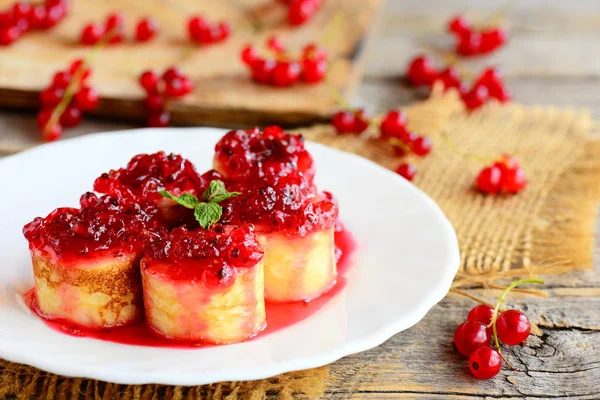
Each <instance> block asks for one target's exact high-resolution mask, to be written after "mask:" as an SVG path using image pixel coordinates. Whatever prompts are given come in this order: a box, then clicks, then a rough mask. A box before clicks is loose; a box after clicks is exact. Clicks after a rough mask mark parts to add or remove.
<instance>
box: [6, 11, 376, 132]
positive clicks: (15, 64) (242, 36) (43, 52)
mask: <svg viewBox="0 0 600 400" xmlns="http://www.w3.org/2000/svg"><path fill="white" fill-rule="evenodd" d="M12 2H13V0H0V8H5V7H7V6H9V5H10V4H11V3H12ZM380 2H381V0H323V5H322V6H321V8H320V9H319V10H318V11H317V12H316V14H315V15H314V16H313V18H312V19H311V20H310V21H309V22H308V23H306V24H305V25H302V26H300V27H291V26H289V25H287V24H286V22H285V18H286V8H285V6H284V5H282V4H281V3H280V2H279V1H277V0H201V1H197V0H72V1H71V3H72V4H71V12H70V13H69V15H68V16H67V17H66V18H65V19H64V20H63V21H62V22H61V23H60V24H59V25H58V26H57V27H56V28H54V29H53V30H51V31H48V32H32V33H28V34H26V35H25V36H23V37H22V38H21V39H20V40H18V41H17V42H16V43H14V44H13V45H12V46H9V47H0V107H5V108H26V109H37V108H38V107H39V104H38V94H39V91H41V90H42V89H44V88H45V87H46V86H48V83H49V82H50V79H51V77H52V75H53V74H54V73H55V72H56V71H58V70H61V69H65V68H66V67H67V66H68V65H69V63H70V62H71V61H72V60H74V59H76V58H81V57H85V56H86V55H87V54H88V53H89V52H90V49H91V48H90V47H87V46H82V45H80V44H79V35H80V32H81V29H82V27H83V26H84V25H85V24H86V23H89V22H101V21H103V20H104V18H105V16H106V15H107V14H108V13H110V12H113V11H120V12H122V13H124V14H125V15H126V17H127V33H128V34H129V35H132V34H133V31H134V29H135V24H136V22H137V20H139V19H140V18H142V17H144V16H152V17H154V18H156V19H157V20H158V21H159V22H160V24H161V32H160V34H159V35H158V37H157V38H156V39H155V40H154V41H152V42H150V43H145V44H140V43H134V42H131V41H130V42H128V43H125V44H119V45H113V46H108V47H105V48H102V49H101V50H100V51H99V53H98V55H97V56H96V57H95V58H94V60H93V62H92V65H93V75H92V79H91V84H92V85H93V86H94V88H96V89H97V90H98V92H99V93H100V95H101V97H102V101H101V104H100V106H99V107H98V109H97V110H96V111H94V113H95V114H97V115H103V116H107V117H111V118H124V119H132V120H144V119H145V115H146V111H145V109H144V107H143V104H142V101H141V100H142V99H143V95H144V93H143V91H142V90H141V88H140V87H139V85H138V83H137V78H138V76H139V75H140V73H141V72H142V71H144V70H146V69H148V68H154V69H156V70H164V69H165V68H167V67H169V66H172V65H177V66H179V67H180V68H181V69H182V70H183V71H184V72H185V73H186V74H188V75H189V76H190V78H192V80H193V81H194V84H195V90H194V92H193V93H192V94H190V95H189V96H187V97H186V98H184V99H182V100H180V101H177V102H175V103H174V104H173V110H172V116H173V122H174V124H177V125H216V126H227V127H229V126H240V125H254V124H258V125H261V124H269V123H280V124H283V125H297V124H306V123H311V122H316V121H318V120H322V119H324V118H328V117H329V116H330V115H331V114H332V112H333V111H334V110H335V107H336V104H335V99H334V96H333V95H332V93H333V92H335V91H338V92H340V93H342V94H348V92H349V91H351V90H352V89H353V87H354V85H355V84H356V83H357V81H358V80H359V76H360V74H361V67H360V54H361V51H360V50H361V43H362V42H363V39H364V37H365V35H366V32H367V28H368V26H369V24H370V22H371V21H372V19H373V17H374V15H375V11H376V9H377V7H378V5H379V4H380ZM194 14H201V15H203V16H205V17H206V18H207V19H209V20H210V21H220V20H227V21H229V22H230V23H232V24H233V33H232V35H231V37H230V38H229V39H228V40H227V41H225V42H223V43H218V44H214V45H209V46H204V47H202V46H198V45H192V44H191V42H190V41H189V40H188V37H187V20H188V18H189V17H190V16H191V15H194ZM256 26H259V28H256ZM271 35H277V36H278V37H280V38H281V39H283V41H284V43H285V44H286V46H287V47H288V49H290V51H291V52H299V51H300V49H301V48H302V47H303V46H304V45H305V44H306V43H308V42H313V41H317V42H320V43H323V44H324V45H325V46H326V47H327V49H328V53H329V56H330V62H329V72H328V75H327V79H326V81H325V82H324V83H320V84H317V85H305V84H298V85H295V86H293V87H289V88H274V87H269V86H263V85H258V84H255V83H254V82H253V81H252V80H251V79H250V76H249V72H248V70H247V68H246V66H245V65H244V64H243V63H242V62H241V60H240V52H241V50H242V48H243V47H244V46H245V45H246V44H248V43H254V44H256V45H259V46H260V45H264V42H265V40H266V39H267V38H268V37H270V36H271Z"/></svg>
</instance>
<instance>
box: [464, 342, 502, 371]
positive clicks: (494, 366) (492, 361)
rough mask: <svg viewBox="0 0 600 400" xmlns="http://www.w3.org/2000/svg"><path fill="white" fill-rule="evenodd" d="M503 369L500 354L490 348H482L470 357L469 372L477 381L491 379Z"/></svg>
mask: <svg viewBox="0 0 600 400" xmlns="http://www.w3.org/2000/svg"><path fill="white" fill-rule="evenodd" d="M501 369H502V357H501V356H500V353H498V352H497V351H496V350H494V349H492V348H491V347H489V346H484V347H480V348H478V349H477V350H475V351H474V352H473V353H472V354H471V356H470V357H469V371H471V373H472V374H473V376H474V377H475V378H477V379H491V378H493V377H494V376H496V375H498V372H500V370H501Z"/></svg>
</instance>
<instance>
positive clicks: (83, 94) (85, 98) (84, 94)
mask: <svg viewBox="0 0 600 400" xmlns="http://www.w3.org/2000/svg"><path fill="white" fill-rule="evenodd" d="M99 100H100V99H99V97H98V92H96V90H95V89H94V88H91V87H87V86H84V87H82V88H81V89H79V91H78V92H77V94H76V95H75V101H76V104H77V105H78V106H79V108H80V109H81V110H82V111H91V110H93V109H94V108H96V107H97V106H98V102H99Z"/></svg>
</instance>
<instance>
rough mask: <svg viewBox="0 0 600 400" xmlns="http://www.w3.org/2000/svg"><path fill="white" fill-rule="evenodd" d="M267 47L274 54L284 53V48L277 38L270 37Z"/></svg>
mask: <svg viewBox="0 0 600 400" xmlns="http://www.w3.org/2000/svg"><path fill="white" fill-rule="evenodd" d="M267 47H268V48H269V49H271V50H273V51H274V52H276V53H283V52H284V51H285V46H284V45H283V42H282V41H281V40H279V38H278V37H276V36H271V37H270V38H269V39H268V40H267Z"/></svg>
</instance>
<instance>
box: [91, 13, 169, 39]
mask: <svg viewBox="0 0 600 400" xmlns="http://www.w3.org/2000/svg"><path fill="white" fill-rule="evenodd" d="M159 29H160V25H159V23H158V22H157V21H156V20H155V19H153V18H150V17H148V18H142V19H141V20H139V21H138V23H137V25H136V27H135V35H134V39H135V40H136V41H137V42H147V41H150V40H152V39H153V38H154V37H155V36H156V34H157V33H158V31H159ZM102 39H104V40H106V41H107V43H109V44H117V43H122V42H124V41H125V17H124V16H123V14H120V13H113V14H110V15H108V16H107V17H106V19H105V21H104V23H103V24H97V23H91V24H87V25H85V26H84V27H83V29H82V31H81V36H80V41H81V43H82V44H85V45H88V46H93V45H95V44H96V43H98V42H99V41H100V40H102Z"/></svg>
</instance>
